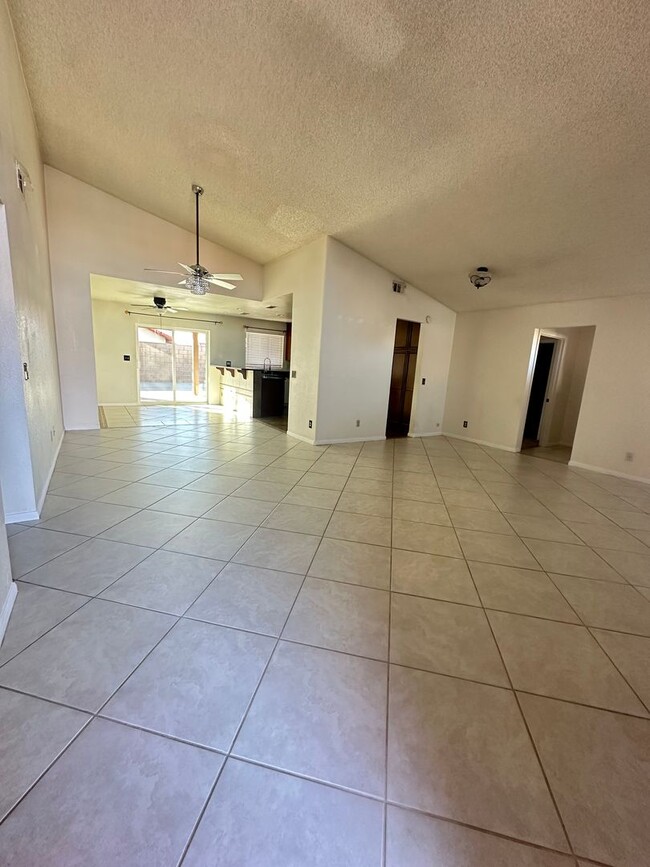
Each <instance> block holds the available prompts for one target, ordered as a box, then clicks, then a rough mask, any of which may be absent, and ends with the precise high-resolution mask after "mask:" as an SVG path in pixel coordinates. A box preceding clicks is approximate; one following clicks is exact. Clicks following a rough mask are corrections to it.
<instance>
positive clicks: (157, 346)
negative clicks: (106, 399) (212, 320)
mask: <svg viewBox="0 0 650 867" xmlns="http://www.w3.org/2000/svg"><path fill="white" fill-rule="evenodd" d="M137 343H138V396H139V399H140V402H141V403H207V402H208V333H207V331H196V330H190V329H186V328H156V327H154V326H149V325H146V326H145V325H138V326H137Z"/></svg>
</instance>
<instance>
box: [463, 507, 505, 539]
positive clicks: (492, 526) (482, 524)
mask: <svg viewBox="0 0 650 867" xmlns="http://www.w3.org/2000/svg"><path fill="white" fill-rule="evenodd" d="M449 516H450V518H451V523H452V524H453V525H454V527H456V528H457V529H458V528H460V529H461V530H483V531H485V532H486V533H505V534H506V535H507V536H512V535H514V530H513V529H512V527H511V526H510V524H509V523H508V522H507V521H506V519H505V518H504V517H503V515H501V514H500V513H499V512H491V511H489V510H488V509H467V508H465V507H464V506H449Z"/></svg>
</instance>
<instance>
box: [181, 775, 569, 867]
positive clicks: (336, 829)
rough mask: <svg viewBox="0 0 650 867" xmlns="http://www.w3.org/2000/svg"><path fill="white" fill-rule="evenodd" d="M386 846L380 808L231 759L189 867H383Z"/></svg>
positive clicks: (196, 840) (188, 860)
mask: <svg viewBox="0 0 650 867" xmlns="http://www.w3.org/2000/svg"><path fill="white" fill-rule="evenodd" d="M289 829H290V830H289ZM381 842H382V807H381V804H379V803H378V802H376V801H371V800H369V799H367V798H362V797H360V796H358V795H353V794H351V793H349V792H343V791H341V790H339V789H333V788H331V787H329V786H322V785H319V784H318V783H312V782H310V781H308V780H301V779H299V778H297V777H292V776H289V775H288V774H282V773H279V772H278V771H273V770H270V769H268V768H261V767H257V766H255V765H251V764H248V763H245V762H241V761H237V760H235V759H229V760H228V761H227V763H226V767H225V768H224V770H223V772H222V774H221V777H220V778H219V782H218V783H217V787H216V789H215V791H214V794H213V795H212V797H211V799H210V803H209V804H208V807H207V809H206V811H205V814H204V816H203V818H202V819H201V824H200V825H199V828H198V831H197V832H196V836H195V837H194V840H193V841H192V845H191V846H190V849H189V851H188V854H187V857H186V858H185V860H184V862H183V865H184V867H205V865H207V864H211V863H213V861H214V857H215V852H219V856H218V857H219V865H220V867H260V865H261V864H264V867H289V865H295V867H298V865H300V867H303V865H307V864H309V865H310V867H335V865H350V867H351V865H355V867H377V865H379V863H380V861H381ZM535 867H537V865H535ZM540 867H542V865H541V864H540ZM544 867H546V865H544ZM549 867H554V865H550V864H549ZM558 867H560V865H558Z"/></svg>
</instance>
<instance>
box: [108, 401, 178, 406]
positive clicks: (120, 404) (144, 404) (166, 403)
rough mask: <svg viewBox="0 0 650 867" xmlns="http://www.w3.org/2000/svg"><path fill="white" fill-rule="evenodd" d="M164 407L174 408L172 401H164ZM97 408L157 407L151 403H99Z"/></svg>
mask: <svg viewBox="0 0 650 867" xmlns="http://www.w3.org/2000/svg"><path fill="white" fill-rule="evenodd" d="M165 405H169V406H174V405H175V404H174V403H173V402H172V401H166V402H165ZM99 406H157V404H155V403H153V401H151V402H149V401H147V403H124V402H122V403H100V404H99Z"/></svg>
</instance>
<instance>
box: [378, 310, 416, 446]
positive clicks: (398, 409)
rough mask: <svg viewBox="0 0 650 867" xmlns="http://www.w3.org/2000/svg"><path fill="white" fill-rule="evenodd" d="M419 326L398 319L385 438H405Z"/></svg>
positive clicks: (409, 420) (408, 422)
mask: <svg viewBox="0 0 650 867" xmlns="http://www.w3.org/2000/svg"><path fill="white" fill-rule="evenodd" d="M419 340H420V323H419V322H408V321H407V320H406V319H398V320H397V323H396V325H395V346H394V349H393V367H392V371H391V376H390V392H389V396H388V418H387V419H386V436H387V437H405V436H408V432H409V427H410V424H411V408H412V406H413V391H414V389H415V368H416V364H417V356H418V342H419Z"/></svg>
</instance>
